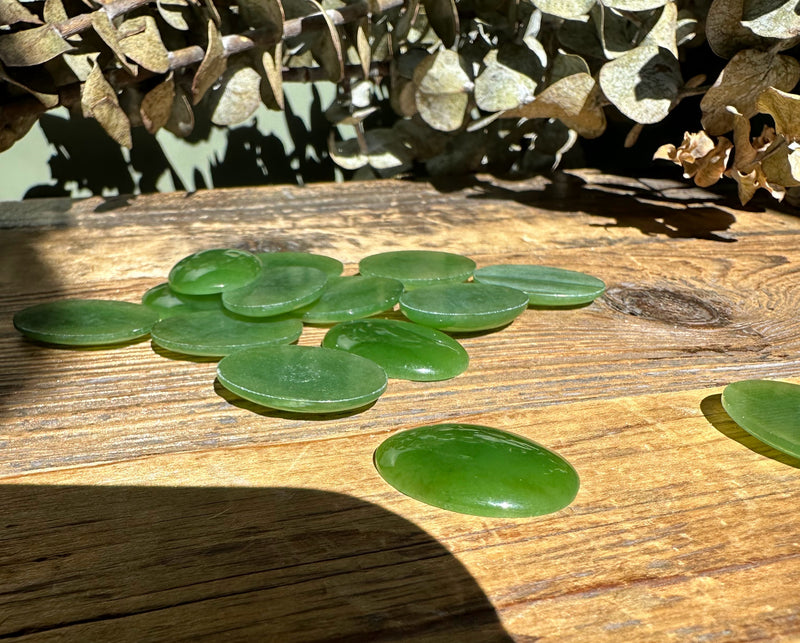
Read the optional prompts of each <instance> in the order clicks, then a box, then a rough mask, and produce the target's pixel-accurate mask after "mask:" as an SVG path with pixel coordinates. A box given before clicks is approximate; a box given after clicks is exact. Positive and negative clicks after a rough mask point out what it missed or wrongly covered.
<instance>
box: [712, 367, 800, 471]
mask: <svg viewBox="0 0 800 643" xmlns="http://www.w3.org/2000/svg"><path fill="white" fill-rule="evenodd" d="M722 406H723V407H724V408H725V411H726V412H727V413H728V415H730V416H731V418H732V419H733V421H734V422H736V424H738V425H739V426H740V427H742V428H743V429H744V430H745V431H747V432H748V433H749V434H750V435H752V436H754V437H756V438H758V439H759V440H761V441H762V442H764V443H766V444H768V445H769V446H771V447H774V448H775V449H778V451H782V452H783V453H788V454H789V455H791V456H794V457H795V458H800V386H798V385H797V384H791V383H789V382H775V381H771V380H743V381H741V382H734V383H732V384H728V386H726V387H725V389H724V390H723V391H722Z"/></svg>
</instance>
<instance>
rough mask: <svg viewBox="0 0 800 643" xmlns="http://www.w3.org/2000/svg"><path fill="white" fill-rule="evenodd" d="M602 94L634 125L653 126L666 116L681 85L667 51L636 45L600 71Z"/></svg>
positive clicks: (675, 61) (678, 69)
mask: <svg viewBox="0 0 800 643" xmlns="http://www.w3.org/2000/svg"><path fill="white" fill-rule="evenodd" d="M598 81H599V83H600V87H601V89H602V90H603V93H604V94H605V95H606V97H607V98H608V100H610V101H611V102H612V103H613V104H614V106H615V107H616V108H617V109H619V111H620V112H622V113H623V114H625V116H627V117H628V118H630V119H631V120H633V121H635V122H636V123H642V124H648V123H657V122H659V121H661V120H663V119H664V118H665V117H666V116H667V114H668V113H669V111H670V109H671V107H672V105H673V103H674V101H675V100H676V98H677V96H678V91H679V90H680V88H681V86H682V84H683V81H682V79H681V75H680V67H679V65H678V61H677V60H676V59H675V57H674V56H673V55H672V54H671V53H670V51H669V50H667V49H664V48H663V47H657V46H655V45H640V46H639V47H636V48H635V49H632V50H631V51H629V52H628V53H626V54H625V55H623V56H620V57H619V58H616V59H615V60H612V61H610V62H608V63H606V64H605V65H603V67H602V68H601V69H600V74H599V76H598Z"/></svg>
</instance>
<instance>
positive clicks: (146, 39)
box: [117, 16, 169, 74]
mask: <svg viewBox="0 0 800 643" xmlns="http://www.w3.org/2000/svg"><path fill="white" fill-rule="evenodd" d="M117 32H118V34H119V44H120V47H121V48H122V51H123V52H124V53H125V55H126V56H127V57H128V58H130V59H131V60H133V61H134V62H136V63H138V64H139V65H141V66H142V67H144V68H145V69H149V70H150V71H152V72H155V73H157V74H163V73H166V72H167V71H168V70H169V54H168V52H167V48H166V47H165V46H164V43H163V42H162V41H161V34H160V33H159V31H158V26H157V25H156V21H155V18H153V17H152V16H138V17H136V18H131V19H130V20H126V21H125V22H123V23H122V24H121V25H120V26H119V28H118V30H117Z"/></svg>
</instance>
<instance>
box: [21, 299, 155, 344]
mask: <svg viewBox="0 0 800 643" xmlns="http://www.w3.org/2000/svg"><path fill="white" fill-rule="evenodd" d="M156 321H158V314H157V313H156V312H155V311H152V310H150V309H149V308H147V307H146V306H143V305H142V304H132V303H130V302H127V301H113V300H107V299H60V300H58V301H51V302H48V303H45V304H38V305H36V306H31V307H30V308H25V309H24V310H21V311H19V312H18V313H17V314H16V315H14V326H15V327H16V329H17V330H18V331H19V332H21V333H22V334H23V335H25V336H26V337H28V338H30V339H34V340H36V341H39V342H47V343H50V344H61V345H64V346H100V345H105V344H119V343H121V342H126V341H130V340H132V339H138V338H140V337H144V336H145V335H147V334H148V333H149V332H150V329H151V328H152V326H153V324H155V323H156Z"/></svg>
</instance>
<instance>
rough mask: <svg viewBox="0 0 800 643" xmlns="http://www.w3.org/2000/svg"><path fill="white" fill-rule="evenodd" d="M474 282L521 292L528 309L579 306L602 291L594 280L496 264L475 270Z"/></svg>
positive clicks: (569, 273) (573, 273)
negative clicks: (530, 307) (524, 296)
mask: <svg viewBox="0 0 800 643" xmlns="http://www.w3.org/2000/svg"><path fill="white" fill-rule="evenodd" d="M474 276H475V281H477V282H479V283H483V284H492V285H494V286H507V287H509V288H516V289H517V290H521V291H522V292H524V293H525V294H526V295H528V298H529V300H530V302H529V304H530V305H531V306H547V307H558V306H580V305H582V304H588V303H590V302H592V301H594V300H595V299H597V297H599V296H600V295H602V294H603V292H605V289H606V285H605V283H603V281H601V280H600V279H598V278H597V277H592V276H591V275H587V274H584V273H582V272H576V271H574V270H564V269H563V268H552V267H550V266H536V265H517V264H499V265H496V266H486V267H485V268H478V270H476V271H475V275H474Z"/></svg>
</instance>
